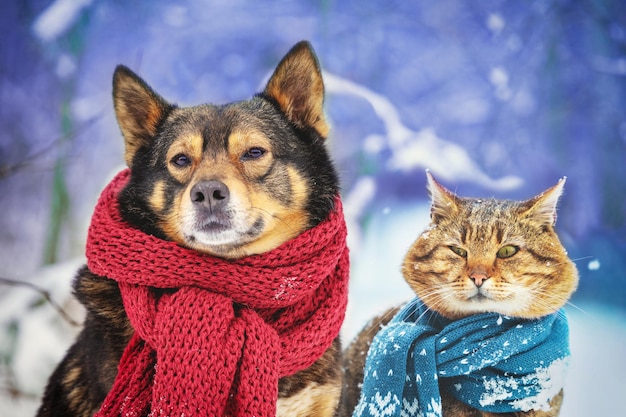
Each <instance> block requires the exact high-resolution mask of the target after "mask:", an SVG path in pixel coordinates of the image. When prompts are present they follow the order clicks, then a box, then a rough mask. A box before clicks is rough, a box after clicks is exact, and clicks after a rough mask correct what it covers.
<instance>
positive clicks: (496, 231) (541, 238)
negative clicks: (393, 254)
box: [342, 173, 578, 417]
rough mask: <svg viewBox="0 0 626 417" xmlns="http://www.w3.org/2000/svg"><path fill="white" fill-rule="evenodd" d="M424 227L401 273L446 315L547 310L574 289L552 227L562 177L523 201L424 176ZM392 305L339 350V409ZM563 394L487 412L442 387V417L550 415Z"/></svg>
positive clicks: (531, 314)
mask: <svg viewBox="0 0 626 417" xmlns="http://www.w3.org/2000/svg"><path fill="white" fill-rule="evenodd" d="M427 177H428V189H429V191H430V195H431V198H432V206H431V224H430V226H429V227H428V229H427V230H426V231H424V232H423V233H422V234H421V235H420V236H419V237H418V238H417V240H416V241H415V242H414V243H413V245H412V246H411V248H410V249H409V251H408V253H407V254H406V257H405V259H404V263H403V265H402V273H403V275H404V278H405V280H406V281H407V283H408V284H409V286H410V287H411V288H412V289H413V291H414V292H415V294H416V295H417V296H418V297H419V298H420V299H421V300H422V301H423V302H424V303H425V304H426V306H427V307H429V308H430V309H431V310H434V311H436V312H437V313H439V314H441V315H442V316H445V317H447V318H450V319H460V318H463V317H467V316H469V315H472V314H476V313H484V312H495V313H500V314H503V315H507V316H514V317H521V318H537V317H542V316H545V315H547V314H551V313H554V312H556V311H557V310H559V309H560V308H561V307H563V306H564V305H565V303H566V302H567V300H568V299H569V297H570V296H571V295H572V293H573V292H574V290H575V289H576V286H577V283H578V273H577V271H576V267H575V265H574V263H573V262H572V261H571V260H570V259H569V258H568V256H567V252H566V251H565V249H564V248H563V246H562V244H561V242H560V241H559V238H558V236H557V235H556V233H555V231H554V224H555V221H556V205H557V202H558V199H559V197H560V195H561V193H562V190H563V185H564V183H565V179H561V180H560V181H559V182H558V183H557V184H556V185H555V186H554V187H552V188H550V189H548V190H546V191H545V192H543V193H542V194H540V195H538V196H536V197H534V198H532V199H530V200H527V201H523V202H518V201H509V200H497V199H477V198H464V197H459V196H457V195H455V194H454V193H452V192H451V191H449V190H447V189H446V188H444V187H443V186H442V185H441V184H439V183H438V182H437V181H436V180H435V179H434V178H433V176H432V175H431V174H430V173H427ZM396 311H397V309H394V310H391V311H389V312H387V313H386V314H383V315H382V316H380V317H378V318H376V319H374V320H372V322H371V323H370V324H369V325H368V326H366V328H365V329H363V330H362V331H361V333H360V334H359V335H358V336H357V338H356V339H355V340H354V341H353V342H352V344H351V345H350V346H349V347H348V348H347V349H346V352H345V353H346V354H345V356H344V366H345V368H346V378H345V385H344V404H343V407H344V409H343V410H342V415H350V413H351V412H352V410H353V409H354V406H355V405H356V403H357V402H358V399H359V394H360V392H359V391H360V389H359V384H360V383H361V382H362V380H363V368H364V365H365V358H366V354H367V350H368V347H369V344H370V343H371V340H372V339H373V337H374V335H375V334H376V332H377V331H378V330H379V329H380V328H381V326H384V325H385V324H386V323H387V322H388V321H389V320H390V319H391V318H392V317H393V315H394V314H395V312H396ZM562 395H563V393H562V392H561V394H559V395H558V396H556V397H555V398H554V399H553V400H552V402H551V406H552V409H551V410H550V411H547V412H545V411H530V412H517V413H510V414H493V413H487V412H482V411H478V410H475V409H473V408H471V407H469V406H467V405H465V404H462V403H460V402H458V401H457V400H455V399H454V398H451V397H449V396H446V395H445V393H444V392H442V405H443V415H444V417H490V416H496V415H497V416H525V417H529V416H533V417H554V416H558V414H559V411H560V408H561V403H562Z"/></svg>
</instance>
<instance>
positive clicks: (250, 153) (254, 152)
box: [241, 148, 265, 160]
mask: <svg viewBox="0 0 626 417" xmlns="http://www.w3.org/2000/svg"><path fill="white" fill-rule="evenodd" d="M263 155H265V149H263V148H250V149H248V150H247V151H246V152H244V154H243V155H242V156H241V159H243V160H250V159H259V158H260V157H262V156H263Z"/></svg>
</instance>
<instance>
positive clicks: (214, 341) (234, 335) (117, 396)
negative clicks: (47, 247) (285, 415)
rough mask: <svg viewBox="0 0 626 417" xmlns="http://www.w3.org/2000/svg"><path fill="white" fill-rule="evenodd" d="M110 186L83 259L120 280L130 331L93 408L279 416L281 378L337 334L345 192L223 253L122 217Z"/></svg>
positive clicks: (118, 181) (343, 282) (118, 185)
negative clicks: (248, 249)
mask: <svg viewBox="0 0 626 417" xmlns="http://www.w3.org/2000/svg"><path fill="white" fill-rule="evenodd" d="M129 176H130V172H129V171H128V170H125V171H122V172H121V173H119V174H118V175H117V176H116V177H115V178H114V179H113V181H112V182H111V183H110V184H109V185H108V186H107V188H106V189H105V190H104V191H103V193H102V195H101V196H100V199H99V201H98V204H97V205H96V209H95V212H94V215H93V217H92V221H91V225H90V228H89V233H88V238H87V265H88V267H89V269H90V270H91V271H93V272H94V273H96V274H98V275H101V276H106V277H109V278H111V279H114V280H116V281H117V282H118V285H119V288H120V292H121V294H122V299H123V303H124V308H125V310H126V313H127V315H128V318H129V320H130V322H131V324H132V325H133V327H134V329H135V334H134V336H133V337H132V339H131V341H130V342H129V344H128V346H127V347H126V350H125V351H124V353H123V356H122V359H121V361H120V365H119V371H118V375H117V378H116V380H115V382H114V384H113V387H112V389H111V391H110V392H109V394H108V396H107V397H106V399H105V401H104V403H103V405H102V407H101V410H100V412H99V413H98V414H97V416H100V417H102V416H119V415H134V416H146V415H148V414H150V415H155V416H156V415H165V416H182V415H185V416H196V415H197V416H222V415H228V416H251V415H255V416H274V415H275V414H276V401H277V396H278V379H279V378H280V377H283V376H287V375H292V374H294V373H296V372H298V371H300V370H303V369H305V368H307V367H309V366H311V365H312V364H313V363H314V362H315V361H316V360H317V359H319V358H320V357H321V355H322V354H323V353H324V352H325V351H326V349H328V348H329V347H330V345H331V344H332V342H333V340H334V339H335V337H336V336H337V335H338V334H339V330H340V327H341V324H342V322H343V318H344V314H345V309H346V304H347V284H348V270H349V257H348V249H347V246H346V226H345V221H344V218H343V213H342V205H341V201H340V200H339V198H337V199H336V201H335V210H334V211H333V212H332V213H331V214H330V215H329V217H328V218H327V219H326V220H325V221H323V222H322V223H320V224H319V225H318V226H316V227H314V228H313V229H310V230H308V231H305V232H304V233H302V234H301V235H300V236H298V237H296V238H295V239H293V240H291V241H289V242H287V243H285V244H283V245H282V246H280V247H278V248H276V249H274V250H272V251H270V252H267V253H265V254H262V255H254V256H249V257H246V258H242V259H239V260H234V261H228V260H223V259H220V258H215V257H212V256H209V255H206V254H201V253H199V252H196V251H193V250H190V249H186V248H183V247H181V246H179V245H177V244H176V243H174V242H169V241H164V240H161V239H158V238H155V237H154V236H151V235H147V234H145V233H142V232H141V231H139V230H137V229H135V228H133V227H132V226H130V225H129V224H127V223H125V222H124V221H123V220H122V218H121V215H120V212H119V205H118V199H117V196H118V194H119V192H120V190H121V189H122V188H123V187H124V186H125V184H126V183H127V181H128V178H129Z"/></svg>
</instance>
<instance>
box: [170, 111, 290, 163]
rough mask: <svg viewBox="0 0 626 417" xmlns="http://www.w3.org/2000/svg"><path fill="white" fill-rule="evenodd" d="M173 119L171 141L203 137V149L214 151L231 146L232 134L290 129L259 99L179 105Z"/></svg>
mask: <svg viewBox="0 0 626 417" xmlns="http://www.w3.org/2000/svg"><path fill="white" fill-rule="evenodd" d="M170 121H171V123H168V126H167V127H166V126H164V130H165V131H166V136H169V138H170V140H171V141H173V142H176V141H181V140H184V141H188V140H189V138H192V137H195V138H201V143H202V148H203V150H204V151H206V150H209V149H210V150H212V151H213V152H216V151H217V152H219V151H221V150H227V149H228V147H229V140H230V139H231V138H232V137H237V138H238V139H242V138H246V137H250V138H255V137H257V138H258V137H260V136H268V137H274V136H277V134H278V132H279V131H284V130H285V129H289V128H288V124H287V123H286V122H285V120H284V118H281V117H280V116H279V115H278V113H277V112H276V110H275V109H274V107H273V106H271V105H269V104H267V103H266V102H264V100H255V99H253V100H248V101H242V102H236V103H230V104H226V105H212V104H202V105H199V106H194V107H183V108H177V109H176V110H175V111H174V112H173V114H172V115H171V117H170Z"/></svg>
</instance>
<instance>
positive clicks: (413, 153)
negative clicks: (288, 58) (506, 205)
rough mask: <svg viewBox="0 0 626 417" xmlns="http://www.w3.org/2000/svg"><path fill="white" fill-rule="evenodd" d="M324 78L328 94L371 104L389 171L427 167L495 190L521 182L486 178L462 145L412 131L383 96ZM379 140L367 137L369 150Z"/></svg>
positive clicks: (431, 132)
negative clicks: (380, 129)
mask: <svg viewBox="0 0 626 417" xmlns="http://www.w3.org/2000/svg"><path fill="white" fill-rule="evenodd" d="M500 78H501V77H500ZM498 80H500V79H498ZM324 81H325V85H326V90H327V92H328V93H330V94H345V95H350V96H353V97H359V98H361V99H363V100H365V101H367V102H368V103H369V104H370V105H371V106H372V109H373V110H374V112H375V113H376V115H377V116H378V117H379V118H380V119H381V121H382V122H383V125H384V126H385V130H386V132H385V136H384V140H385V141H386V145H387V148H388V149H389V150H390V151H391V152H392V156H391V158H390V160H389V162H388V169H389V170H390V171H400V172H408V171H411V170H414V169H417V168H423V169H426V168H428V169H430V170H432V171H433V172H434V173H435V175H436V176H437V177H438V178H440V179H442V180H444V181H450V182H458V181H468V180H469V181H473V182H475V183H476V184H479V185H482V186H484V187H486V188H490V189H492V190H497V191H505V190H512V189H515V188H518V187H520V186H521V185H522V184H523V181H522V179H521V178H519V177H516V176H507V177H503V178H499V179H494V178H491V177H489V176H488V175H487V174H486V173H485V172H484V171H483V170H482V169H481V168H480V167H479V165H478V164H477V163H476V162H475V161H474V160H472V158H471V157H470V156H469V154H468V152H467V151H466V150H465V149H464V148H463V147H461V146H459V145H457V144H455V143H453V142H451V141H447V140H445V139H442V138H440V137H439V136H438V135H437V134H436V132H435V131H434V130H433V129H432V128H429V127H425V128H422V129H420V130H417V131H415V130H411V129H410V128H409V127H408V126H406V125H405V124H404V123H403V122H402V120H401V118H400V115H399V113H398V110H397V109H396V107H395V106H394V105H393V104H392V103H391V102H390V101H389V100H388V99H387V98H386V97H384V96H382V95H380V94H377V93H375V92H374V91H372V90H370V89H368V88H366V87H364V86H362V85H359V84H357V83H354V82H352V81H350V80H347V79H344V78H342V77H339V76H337V75H335V74H332V73H329V72H324ZM499 82H501V81H499ZM478 107H479V106H478ZM475 108H477V106H476V105H475V103H474V104H472V105H471V106H466V107H464V108H463V112H466V111H474V109H475ZM382 141H383V138H381V137H376V138H369V139H368V149H370V150H374V149H377V150H380V149H381V148H382V147H383V144H382Z"/></svg>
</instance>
